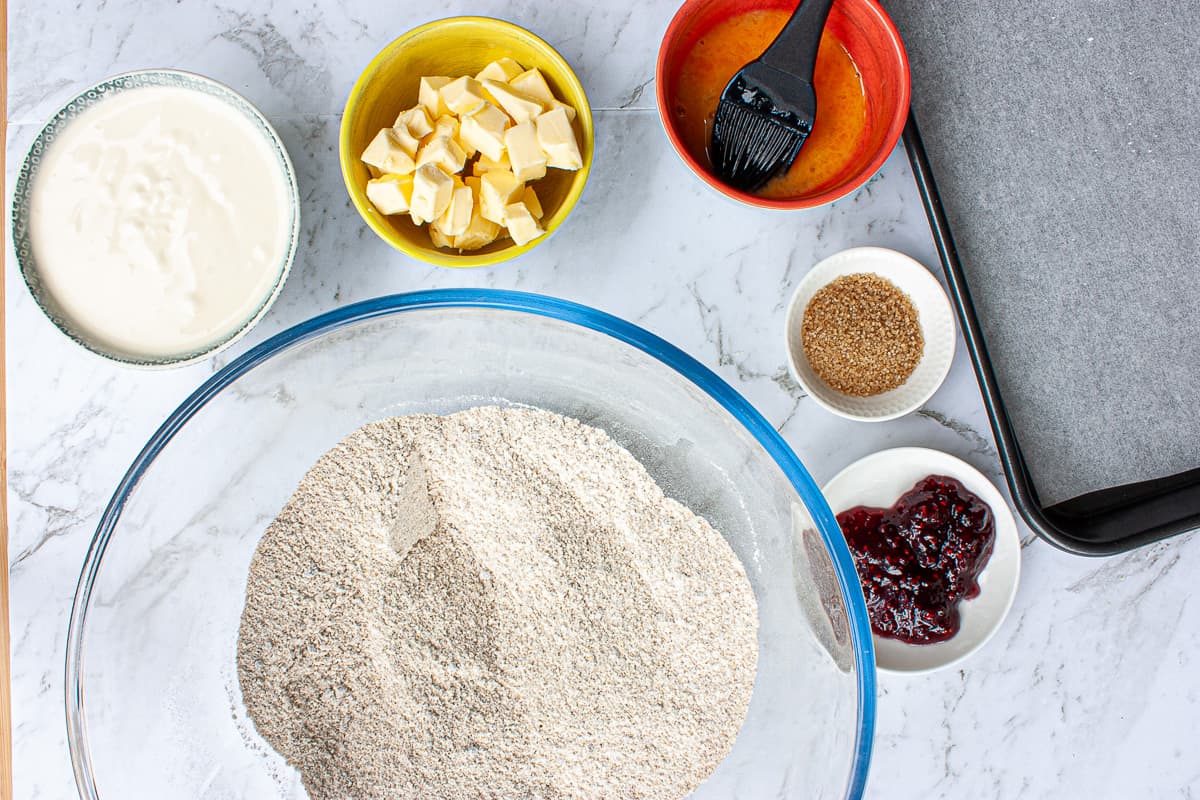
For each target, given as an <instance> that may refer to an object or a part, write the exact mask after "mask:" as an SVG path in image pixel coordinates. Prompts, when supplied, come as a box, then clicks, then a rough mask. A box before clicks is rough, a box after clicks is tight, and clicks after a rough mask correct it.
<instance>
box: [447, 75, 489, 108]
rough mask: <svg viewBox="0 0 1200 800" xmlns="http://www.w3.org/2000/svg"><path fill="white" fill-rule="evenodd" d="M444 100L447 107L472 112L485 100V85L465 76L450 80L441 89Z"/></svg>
mask: <svg viewBox="0 0 1200 800" xmlns="http://www.w3.org/2000/svg"><path fill="white" fill-rule="evenodd" d="M441 93H442V100H443V101H445V103H446V107H447V108H449V109H450V110H451V111H453V112H454V113H455V114H458V115H459V116H460V117H461V116H462V115H463V114H470V113H471V112H472V111H474V110H475V109H477V108H479V107H480V106H481V105H483V104H484V103H485V102H487V101H486V100H485V99H484V97H483V87H482V86H480V85H479V81H477V80H475V79H474V78H468V77H467V76H465V75H464V76H463V77H461V78H456V79H455V80H452V81H450V82H449V83H447V84H446V85H445V86H443V87H442V89H441Z"/></svg>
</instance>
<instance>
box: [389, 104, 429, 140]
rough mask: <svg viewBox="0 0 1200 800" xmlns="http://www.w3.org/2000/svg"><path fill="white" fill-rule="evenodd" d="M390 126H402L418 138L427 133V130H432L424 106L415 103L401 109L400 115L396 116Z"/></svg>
mask: <svg viewBox="0 0 1200 800" xmlns="http://www.w3.org/2000/svg"><path fill="white" fill-rule="evenodd" d="M392 127H393V128H404V129H405V130H407V131H408V132H409V133H411V134H412V135H413V136H415V137H417V138H418V139H420V138H421V137H422V136H427V135H429V132H430V131H432V130H433V122H432V121H430V119H429V112H428V111H426V110H425V106H422V105H417V106H413V107H412V108H410V109H407V110H405V111H401V112H400V116H398V117H396V124H395V125H393V126H392Z"/></svg>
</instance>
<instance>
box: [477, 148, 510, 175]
mask: <svg viewBox="0 0 1200 800" xmlns="http://www.w3.org/2000/svg"><path fill="white" fill-rule="evenodd" d="M494 169H503V170H508V171H509V172H511V171H512V162H511V161H509V159H508V151H507V150H506V151H505V152H504V153H502V154H501V155H500V159H499V160H498V161H493V160H492V159H490V158H488V157H487V156H486V155H484V154H483V153H480V154H479V158H477V159H476V160H475V163H474V164H473V165H472V166H471V172H472V173H474V174H475V175H482V174H483V173H485V172H491V171H492V170H494Z"/></svg>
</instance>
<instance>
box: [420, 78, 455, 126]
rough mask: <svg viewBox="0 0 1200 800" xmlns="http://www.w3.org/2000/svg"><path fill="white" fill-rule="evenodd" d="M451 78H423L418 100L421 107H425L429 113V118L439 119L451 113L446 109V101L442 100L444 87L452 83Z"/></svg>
mask: <svg viewBox="0 0 1200 800" xmlns="http://www.w3.org/2000/svg"><path fill="white" fill-rule="evenodd" d="M450 80H451V79H450V78H448V77H446V76H445V75H431V76H427V77H424V78H421V85H420V88H419V89H418V90H417V100H418V102H420V104H421V105H423V106H425V110H426V111H428V112H429V116H431V117H433V118H434V119H437V118H438V117H443V116H445V115H446V114H449V113H450V109H448V108H446V101H445V100H443V99H442V91H441V90H442V87H443V86H445V85H446V84H448V83H450Z"/></svg>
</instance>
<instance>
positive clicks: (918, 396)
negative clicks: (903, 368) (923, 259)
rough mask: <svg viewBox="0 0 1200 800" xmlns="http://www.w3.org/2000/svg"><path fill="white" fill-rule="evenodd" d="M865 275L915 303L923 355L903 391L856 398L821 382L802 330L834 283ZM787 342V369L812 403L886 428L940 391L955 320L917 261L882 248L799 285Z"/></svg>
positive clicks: (819, 268) (820, 267)
mask: <svg viewBox="0 0 1200 800" xmlns="http://www.w3.org/2000/svg"><path fill="white" fill-rule="evenodd" d="M864 272H865V273H871V274H875V275H878V276H879V277H881V278H884V279H886V280H889V281H891V282H892V283H893V284H895V286H896V287H897V288H898V289H900V290H901V291H902V292H904V293H905V294H907V295H908V297H909V299H910V300H912V303H913V306H914V307H916V310H917V317H918V321H919V322H920V325H921V333H922V335H923V336H924V337H925V350H924V352H923V353H922V355H921V360H920V362H919V363H918V364H917V368H916V369H915V370H913V373H912V375H910V376H909V378H908V380H907V381H905V382H904V383H903V384H901V385H900V386H898V387H896V388H895V389H892V390H890V391H887V392H883V393H882V394H877V395H873V396H871V397H852V396H850V395H848V394H842V393H841V392H838V391H835V390H834V389H831V388H830V387H829V385H828V384H826V383H825V381H823V380H821V379H820V378H819V377H817V374H816V372H814V371H813V368H812V367H811V366H810V365H809V363H808V356H807V355H806V354H805V352H804V345H803V343H802V342H801V338H800V328H801V325H802V324H803V322H804V311H805V309H806V308H807V307H808V303H809V301H810V300H812V298H813V295H815V294H816V293H817V292H818V291H820V290H821V289H822V288H823V287H825V286H826V285H827V284H829V283H830V282H831V281H833V280H834V279H836V278H840V277H842V276H843V275H854V274H856V273H864ZM784 338H785V343H786V345H787V353H788V369H789V370H790V371H791V373H792V377H793V378H795V379H796V382H797V383H799V384H800V386H801V387H802V388H803V389H804V391H805V392H807V393H808V395H809V396H810V397H812V399H813V400H816V401H817V403H818V404H820V405H822V406H824V407H825V408H827V409H829V410H830V411H832V412H833V413H834V414H837V415H839V416H842V417H847V418H849V419H854V420H861V421H864V422H883V421H885V420H889V419H896V418H897V417H902V416H904V415H905V414H908V413H909V412H912V411H915V410H916V409H918V408H920V407H921V406H922V405H923V404H924V403H925V402H926V401H927V400H929V398H930V397H933V393H934V392H936V391H937V389H938V387H939V386H941V385H942V381H943V380H945V378H946V374H947V373H948V372H949V371H950V362H951V361H953V360H954V314H953V312H952V310H951V308H950V300H949V299H948V298H947V297H946V292H945V291H944V290H943V289H942V286H941V284H939V283H938V282H937V279H936V278H934V277H933V274H932V273H931V272H930V271H929V270H927V269H926V268H925V267H924V266H923V265H922V264H921V263H920V262H919V261H914V260H913V259H911V258H909V257H908V256H906V255H904V254H903V253H898V252H896V251H895V250H888V249H887V248H884V247H854V248H851V249H849V250H843V251H841V252H840V253H835V254H834V255H832V256H830V257H829V258H826V259H825V260H823V261H820V262H818V263H817V265H816V266H814V267H813V268H812V269H811V270H809V272H808V274H807V275H805V276H804V278H803V280H801V281H800V285H799V286H797V287H796V291H795V293H793V295H792V299H791V302H790V303H789V305H788V313H787V321H786V322H785V326H784Z"/></svg>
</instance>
